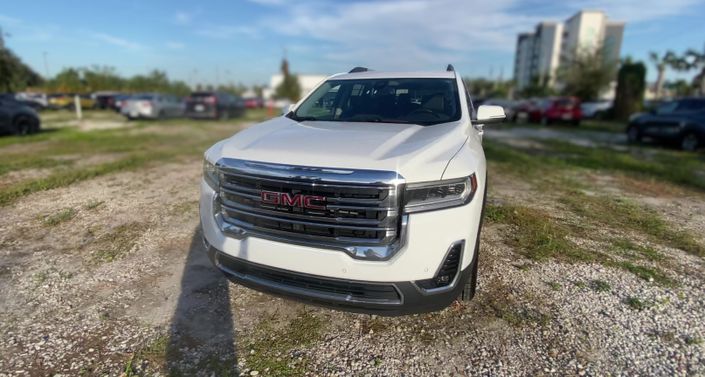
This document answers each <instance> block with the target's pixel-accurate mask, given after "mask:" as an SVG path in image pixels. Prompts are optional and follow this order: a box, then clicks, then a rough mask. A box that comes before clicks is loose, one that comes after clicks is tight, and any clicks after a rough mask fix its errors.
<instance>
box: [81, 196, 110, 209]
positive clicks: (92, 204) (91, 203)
mask: <svg viewBox="0 0 705 377" xmlns="http://www.w3.org/2000/svg"><path fill="white" fill-rule="evenodd" d="M104 203H105V201H104V200H96V199H93V200H90V201H89V202H88V203H86V204H85V205H83V208H85V209H87V210H93V209H96V208H98V207H100V206H102V205H103V204H104Z"/></svg>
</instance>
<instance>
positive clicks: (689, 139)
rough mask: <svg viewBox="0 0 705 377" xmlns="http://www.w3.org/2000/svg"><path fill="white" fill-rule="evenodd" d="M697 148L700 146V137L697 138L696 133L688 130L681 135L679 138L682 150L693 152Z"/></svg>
mask: <svg viewBox="0 0 705 377" xmlns="http://www.w3.org/2000/svg"><path fill="white" fill-rule="evenodd" d="M698 148H700V139H699V138H698V135H696V134H695V133H693V132H690V133H688V134H686V135H685V136H683V139H682V140H681V149H682V150H684V151H688V152H694V151H696V150H698Z"/></svg>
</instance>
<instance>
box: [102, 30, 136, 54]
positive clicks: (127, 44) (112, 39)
mask: <svg viewBox="0 0 705 377" xmlns="http://www.w3.org/2000/svg"><path fill="white" fill-rule="evenodd" d="M93 38H94V39H97V40H99V41H101V42H105V43H108V44H111V45H114V46H118V47H122V48H124V49H126V50H142V49H144V48H145V46H143V45H141V44H139V43H137V42H132V41H128V40H127V39H123V38H120V37H116V36H113V35H110V34H105V33H94V34H93Z"/></svg>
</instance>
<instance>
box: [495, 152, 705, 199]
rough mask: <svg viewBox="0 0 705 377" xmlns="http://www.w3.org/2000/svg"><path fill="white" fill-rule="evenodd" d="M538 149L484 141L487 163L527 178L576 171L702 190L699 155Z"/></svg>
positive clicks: (703, 178)
mask: <svg viewBox="0 0 705 377" xmlns="http://www.w3.org/2000/svg"><path fill="white" fill-rule="evenodd" d="M535 142H536V143H540V145H541V148H518V147H514V146H512V147H510V146H508V145H505V144H502V143H499V142H496V141H492V140H485V141H484V149H485V153H486V155H487V159H488V160H489V161H493V162H495V163H497V164H499V165H501V166H502V168H504V169H507V170H509V171H511V172H514V173H520V174H521V175H522V176H523V177H526V178H527V179H538V178H542V179H543V178H545V177H546V176H551V175H554V176H555V175H559V174H560V173H562V172H565V171H566V170H572V169H575V168H581V169H587V170H595V171H612V172H619V173H624V174H628V175H631V176H634V177H638V178H652V179H658V180H659V181H661V182H663V181H666V182H671V183H675V184H679V185H686V186H690V187H693V188H696V189H701V190H703V189H705V174H703V172H704V170H703V166H704V164H703V162H704V161H705V158H703V157H702V156H701V155H699V154H693V153H685V152H679V151H668V150H658V149H653V148H648V149H647V148H637V147H634V148H629V149H627V150H615V149H612V148H607V147H583V146H579V145H575V144H573V143H570V142H567V141H562V140H535Z"/></svg>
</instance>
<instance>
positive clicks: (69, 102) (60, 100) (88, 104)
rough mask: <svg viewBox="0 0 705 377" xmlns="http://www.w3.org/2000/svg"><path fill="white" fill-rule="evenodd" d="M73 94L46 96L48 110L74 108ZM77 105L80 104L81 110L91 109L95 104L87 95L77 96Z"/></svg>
mask: <svg viewBox="0 0 705 377" xmlns="http://www.w3.org/2000/svg"><path fill="white" fill-rule="evenodd" d="M75 96H76V95H75V94H69V93H59V94H50V95H49V96H48V102H49V108H50V109H55V110H56V109H69V110H72V109H74V108H75V107H76V102H75ZM78 98H79V103H80V104H81V108H82V109H92V108H95V106H96V102H95V100H94V99H93V97H91V96H90V95H88V94H80V95H79V97H78Z"/></svg>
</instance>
